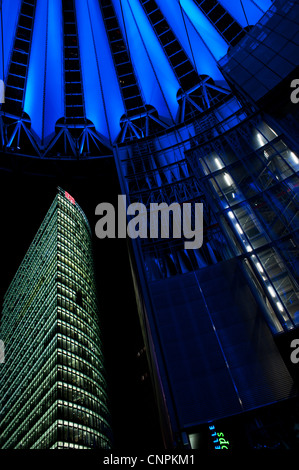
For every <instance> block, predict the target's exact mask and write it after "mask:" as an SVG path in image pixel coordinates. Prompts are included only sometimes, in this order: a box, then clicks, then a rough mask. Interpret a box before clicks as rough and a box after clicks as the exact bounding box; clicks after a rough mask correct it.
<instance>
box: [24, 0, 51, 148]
mask: <svg viewBox="0 0 299 470" xmlns="http://www.w3.org/2000/svg"><path fill="white" fill-rule="evenodd" d="M47 15H48V0H45V1H43V2H37V5H36V12H35V21H34V29H33V40H32V46H31V55H30V64H29V71H28V78H27V85H26V95H25V102H24V111H25V112H26V113H27V114H28V115H29V117H30V118H31V125H32V130H33V131H34V132H35V134H37V136H38V137H39V138H40V139H42V136H43V107H44V106H43V104H44V100H43V96H44V85H45V64H46V39H47Z"/></svg>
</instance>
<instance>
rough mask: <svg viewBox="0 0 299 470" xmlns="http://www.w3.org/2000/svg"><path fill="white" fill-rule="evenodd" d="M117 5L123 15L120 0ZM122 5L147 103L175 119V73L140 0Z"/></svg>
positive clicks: (124, 31) (130, 46)
mask: <svg viewBox="0 0 299 470" xmlns="http://www.w3.org/2000/svg"><path fill="white" fill-rule="evenodd" d="M114 5H115V9H116V11H117V12H118V17H119V18H122V12H121V10H120V7H119V5H118V2H117V1H115V2H114ZM122 8H123V13H124V18H125V27H124V24H123V22H121V25H122V31H123V35H124V37H126V34H127V38H128V43H129V50H130V53H131V58H132V61H133V63H134V66H135V69H136V71H137V76H138V78H139V85H140V87H141V89H142V91H143V94H144V99H145V104H151V105H152V106H154V107H155V108H156V109H157V111H158V113H159V114H160V115H161V116H163V117H167V118H170V119H171V120H173V119H174V118H175V116H176V114H177V111H178V103H177V100H176V94H177V91H178V90H179V88H180V85H179V83H178V81H177V79H176V77H175V74H174V72H173V71H172V68H171V66H170V64H169V62H168V59H167V57H166V56H165V54H164V51H163V49H162V46H161V44H160V42H159V40H158V39H157V37H156V35H155V33H154V31H153V29H152V27H151V25H150V23H149V21H148V19H147V16H146V14H145V12H144V10H143V8H142V7H141V5H140V3H139V2H137V1H136V0H130V1H129V0H124V2H123V4H122ZM137 25H138V26H139V27H137Z"/></svg>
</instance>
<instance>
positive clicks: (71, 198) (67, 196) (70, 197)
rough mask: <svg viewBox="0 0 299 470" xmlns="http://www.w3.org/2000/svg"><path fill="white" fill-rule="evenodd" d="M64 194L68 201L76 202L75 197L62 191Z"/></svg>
mask: <svg viewBox="0 0 299 470" xmlns="http://www.w3.org/2000/svg"><path fill="white" fill-rule="evenodd" d="M64 195H65V197H66V198H67V199H68V200H69V201H71V203H72V204H76V201H75V199H74V198H73V196H71V195H70V194H69V193H67V192H66V191H65V192H64Z"/></svg>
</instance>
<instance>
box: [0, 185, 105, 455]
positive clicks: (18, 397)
mask: <svg viewBox="0 0 299 470" xmlns="http://www.w3.org/2000/svg"><path fill="white" fill-rule="evenodd" d="M1 337H2V338H3V342H4V344H5V363H4V364H3V365H2V373H1V379H0V396H1V418H0V430H1V431H0V436H1V437H0V447H1V448H2V449H11V448H13V449H22V448H25V449H28V448H30V449H60V448H64V449H65V448H67V449H90V448H104V449H108V448H110V447H111V430H110V415H109V410H108V402H107V390H106V382H105V371H104V365H103V355H102V343H101V331H100V326H99V310H98V302H97V294H96V285H95V278H94V271H93V254H92V245H91V232H90V227H89V224H88V221H87V219H86V216H85V215H84V213H83V211H82V210H81V208H80V207H79V205H78V204H77V203H76V202H75V200H74V199H73V198H72V197H71V196H70V195H69V194H68V193H66V192H65V191H63V190H62V189H59V190H58V193H57V195H56V197H55V199H54V201H53V203H52V205H51V207H50V209H49V211H48V213H47V215H46V216H45V219H44V221H43V222H42V224H41V226H40V228H39V230H38V232H37V234H36V236H35V238H34V240H33V242H32V244H31V246H30V248H29V250H28V251H27V253H26V256H25V258H24V260H23V261H22V263H21V265H20V267H19V269H18V271H17V273H16V275H15V277H14V279H13V281H12V283H11V285H10V287H9V289H8V291H7V293H6V295H5V298H4V303H3V314H2V322H1Z"/></svg>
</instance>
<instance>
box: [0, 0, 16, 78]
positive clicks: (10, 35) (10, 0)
mask: <svg viewBox="0 0 299 470" xmlns="http://www.w3.org/2000/svg"><path fill="white" fill-rule="evenodd" d="M20 7H21V0H3V1H2V11H3V48H4V74H5V76H6V75H7V69H8V66H9V59H10V53H11V49H12V47H13V42H14V37H15V31H16V27H17V22H18V17H19V10H20ZM1 33H2V32H1ZM1 37H2V34H1ZM2 60H3V58H2V47H0V78H1V80H3V69H2V66H3V64H2Z"/></svg>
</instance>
